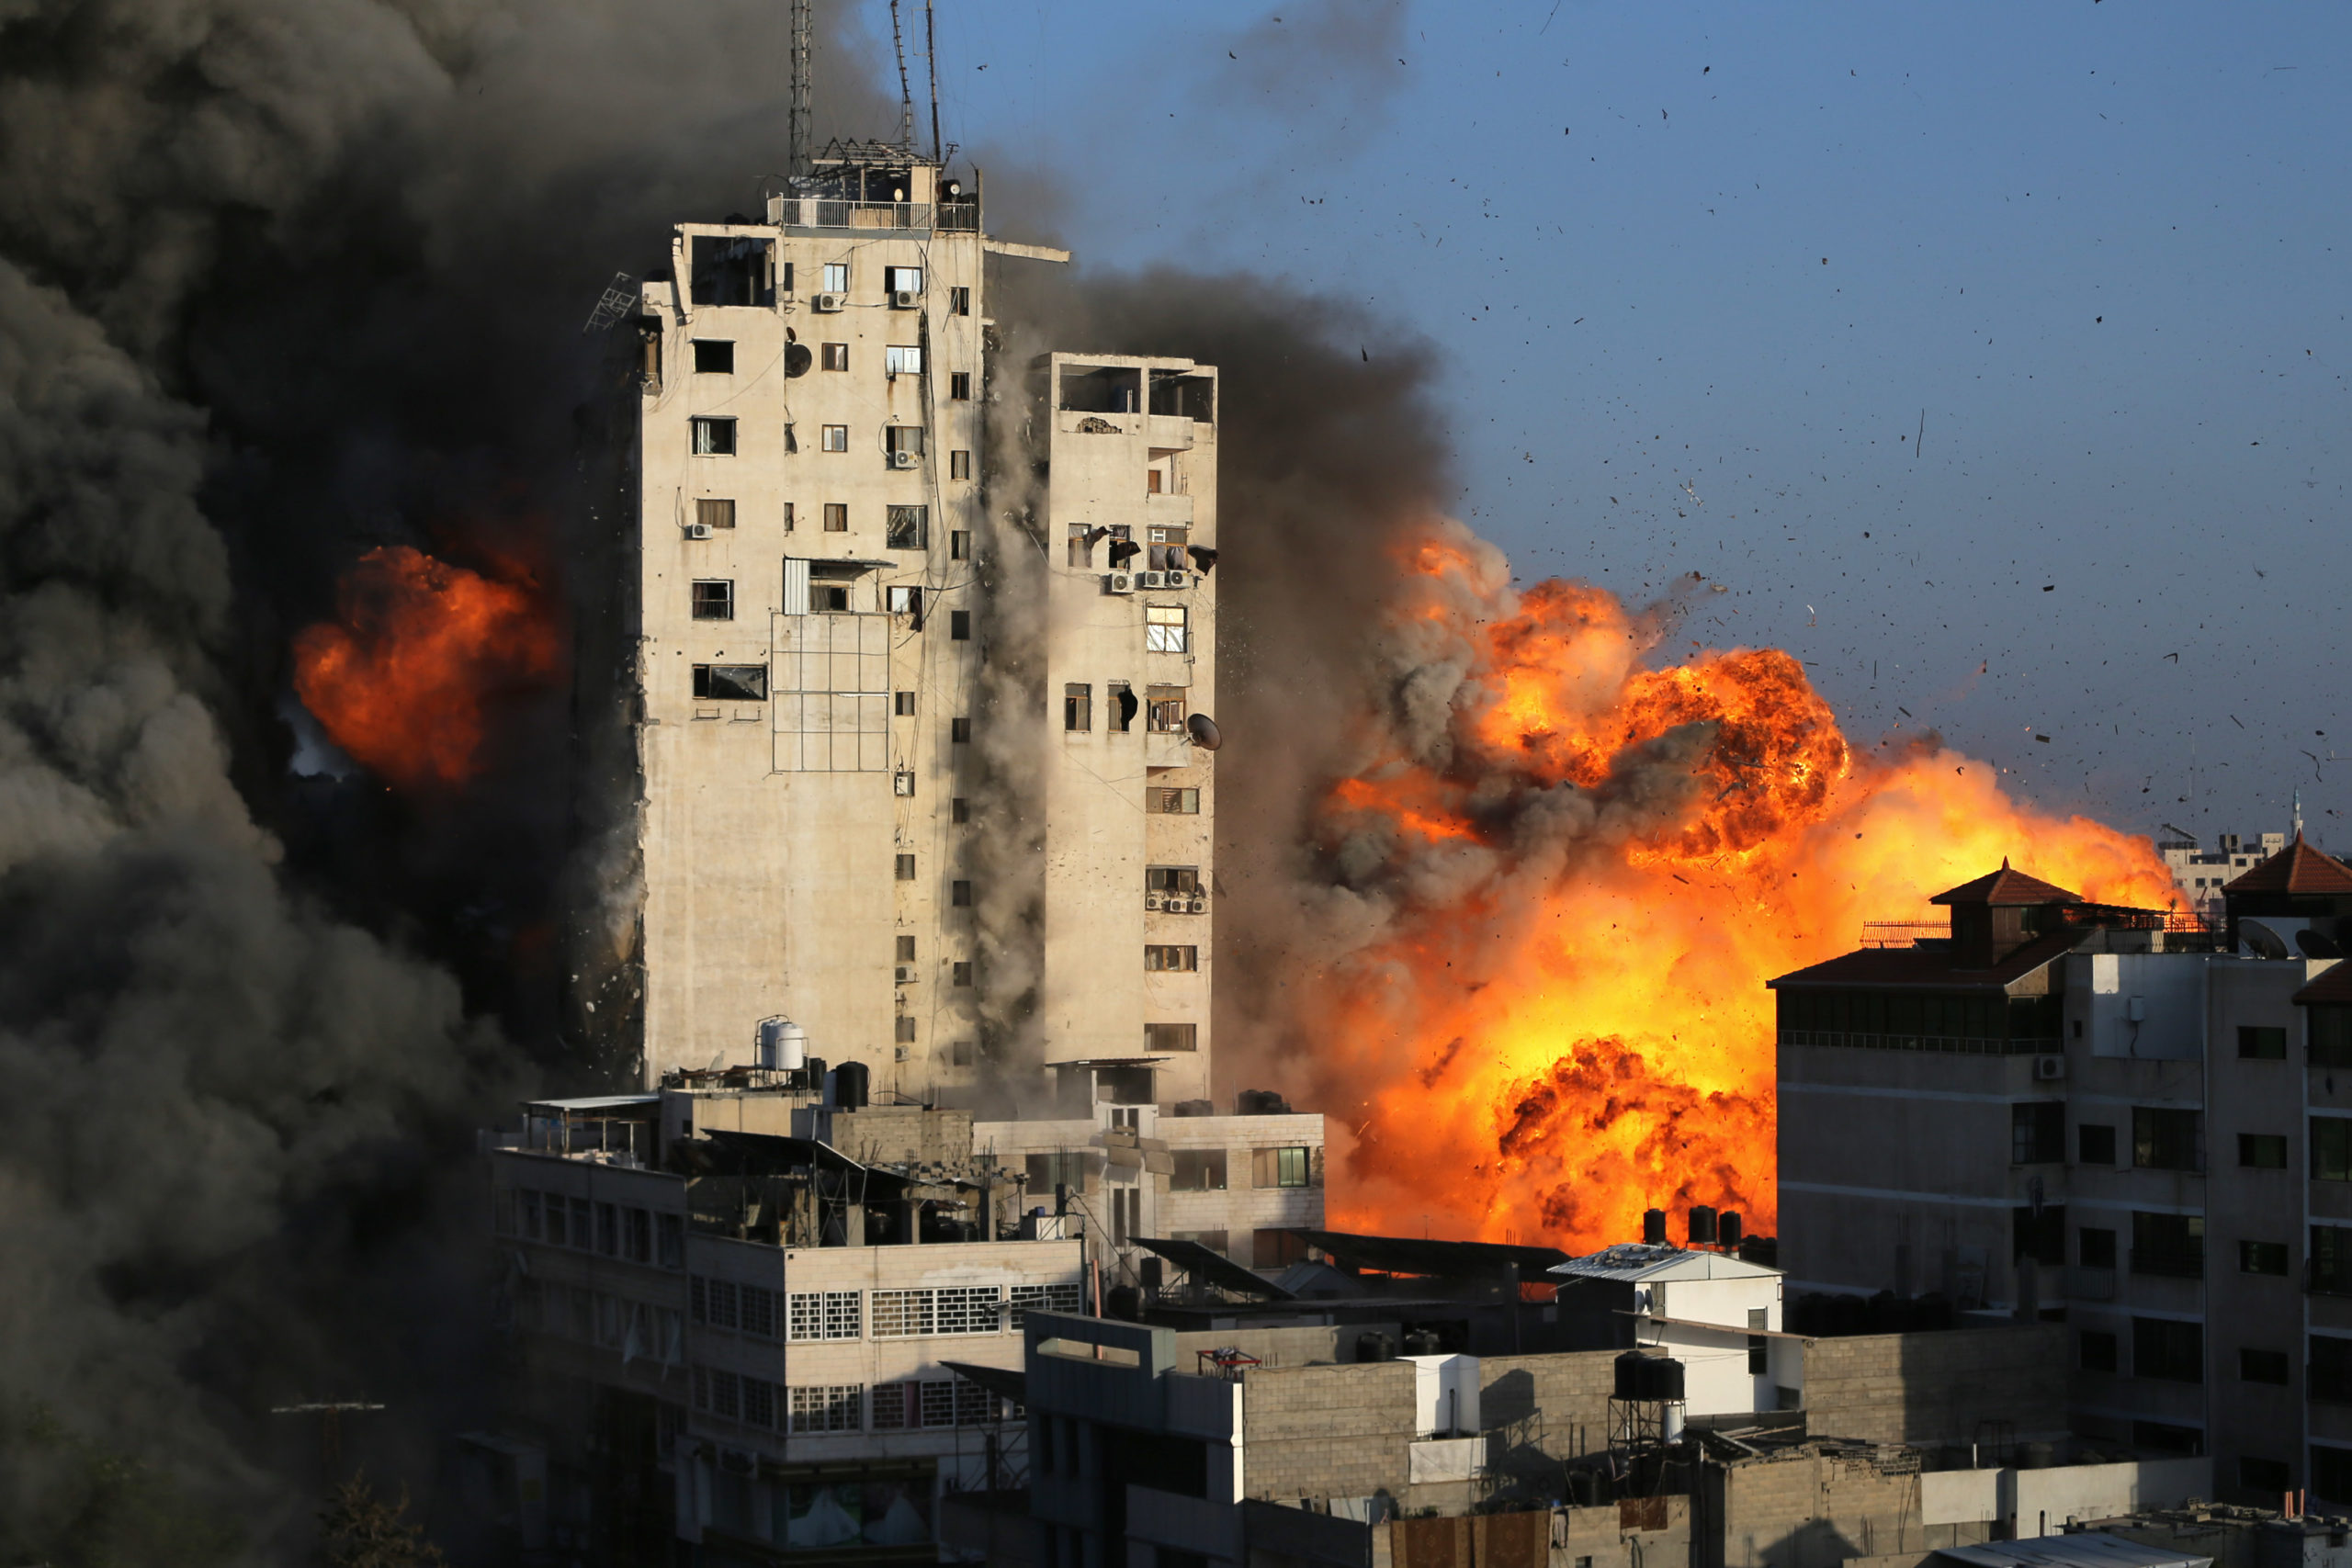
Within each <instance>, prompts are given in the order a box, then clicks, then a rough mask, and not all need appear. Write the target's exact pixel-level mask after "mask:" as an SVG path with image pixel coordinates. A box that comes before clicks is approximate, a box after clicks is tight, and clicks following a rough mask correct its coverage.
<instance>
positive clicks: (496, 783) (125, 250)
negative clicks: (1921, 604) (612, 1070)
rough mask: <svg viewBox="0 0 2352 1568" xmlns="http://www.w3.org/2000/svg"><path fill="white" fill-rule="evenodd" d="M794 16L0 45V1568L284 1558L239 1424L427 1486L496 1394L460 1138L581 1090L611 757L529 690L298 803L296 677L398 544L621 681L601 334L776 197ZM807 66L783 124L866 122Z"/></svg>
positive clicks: (617, 792)
mask: <svg viewBox="0 0 2352 1568" xmlns="http://www.w3.org/2000/svg"><path fill="white" fill-rule="evenodd" d="M785 17H786V8H785V7H782V6H775V5H772V4H768V3H766V0H697V4H695V5H694V6H658V5H653V4H650V3H645V0H560V3H558V0H433V3H430V4H428V3H425V0H407V3H402V0H188V3H186V4H175V5H164V4H152V3H151V4H137V3H130V0H114V3H105V0H91V3H72V0H29V3H28V4H22V5H17V6H8V7H6V8H5V9H0V1085H5V1096H0V1101H4V1102H5V1106H6V1109H5V1110H0V1255H5V1256H6V1258H7V1259H8V1266H7V1269H6V1276H5V1280H0V1560H5V1561H8V1562H32V1561H43V1560H46V1561H55V1562H96V1561H108V1562H112V1561H174V1562H204V1561H232V1560H260V1559H271V1560H275V1559H280V1558H284V1557H287V1556H289V1555H291V1554H293V1553H295V1552H296V1551H299V1550H300V1542H301V1540H302V1539H303V1537H304V1534H305V1531H306V1530H307V1529H308V1528H309V1519H310V1516H311V1513H312V1510H313V1509H314V1507H315V1505H316V1501H317V1495H318V1492H317V1489H318V1483H319V1476H318V1475H317V1473H316V1472H315V1470H313V1469H311V1468H310V1466H311V1464H313V1463H314V1462H315V1453H316V1446H315V1445H316V1442H317V1429H316V1427H314V1426H311V1425H307V1424H305V1423H304V1421H303V1418H300V1417H290V1416H272V1415H271V1414H270V1413H269V1412H270V1408H271V1406H273V1405H277V1404H291V1403H296V1402H300V1401H303V1400H318V1399H347V1398H353V1397H357V1396H362V1395H365V1396H368V1397H372V1398H378V1399H382V1400H384V1401H385V1402H386V1403H388V1404H390V1405H391V1406H392V1408H391V1409H390V1410H389V1411H388V1412H387V1413H386V1414H385V1415H384V1416H382V1417H381V1418H356V1420H355V1421H354V1423H353V1424H352V1426H353V1428H354V1429H355V1430H356V1429H357V1428H359V1427H362V1426H364V1425H365V1424H366V1423H367V1422H368V1421H371V1420H372V1421H373V1422H374V1425H373V1427H371V1428H369V1429H371V1430H373V1431H375V1432H377V1433H378V1434H379V1438H378V1439H377V1440H378V1442H379V1452H383V1453H389V1454H390V1455H392V1456H393V1457H394V1459H395V1460H396V1461H398V1462H400V1463H401V1464H402V1465H403V1466H405V1468H406V1470H407V1472H409V1473H413V1474H416V1475H419V1476H420V1477H423V1476H426V1475H428V1474H429V1458H428V1455H427V1453H426V1451H425V1444H424V1434H427V1433H429V1432H431V1431H433V1430H435V1429H436V1427H437V1428H438V1429H443V1430H446V1429H448V1426H449V1424H450V1423H451V1422H453V1421H456V1420H458V1419H462V1418H463V1417H464V1416H465V1414H466V1411H467V1406H466V1405H465V1404H464V1400H465V1398H466V1397H467V1396H466V1395H465V1393H463V1392H462V1391H466V1390H469V1389H473V1388H479V1387H481V1386H484V1385H485V1382H486V1380H485V1378H484V1375H483V1374H484V1365H485V1363H484V1359H483V1346H482V1343H481V1336H480V1334H478V1333H477V1331H476V1329H475V1328H474V1326H473V1325H475V1324H476V1323H477V1322H478V1321H480V1320H481V1318H482V1317H483V1316H484V1315H485V1307H486V1303H487V1297H488V1292H487V1279H488V1277H487V1275H486V1274H485V1273H484V1272H483V1270H482V1267H481V1263H480V1261H479V1254H478V1252H476V1251H473V1250H469V1248H468V1247H466V1246H465V1245H463V1242H462V1239H461V1238H464V1237H467V1236H475V1235H480V1234H481V1216H480V1215H479V1214H476V1213H472V1212H470V1209H469V1200H468V1198H467V1197H466V1194H468V1193H469V1192H470V1191H472V1190H473V1189H474V1188H475V1186H477V1185H478V1180H477V1174H478V1173H477V1172H476V1171H475V1170H474V1169H473V1168H472V1166H471V1162H470V1160H469V1158H468V1157H467V1156H469V1153H470V1150H471V1137H470V1130H471V1129H472V1128H473V1127H475V1126H477V1125H479V1124H481V1122H484V1121H485V1120H487V1119H488V1118H489V1117H491V1116H492V1115H495V1114H498V1113H499V1112H500V1111H503V1108H504V1107H505V1105H506V1104H508V1103H509V1102H511V1100H512V1098H513V1097H514V1095H515V1093H517V1092H518V1091H520V1090H521V1089H523V1088H525V1087H526V1085H527V1084H529V1083H530V1082H531V1081H532V1080H533V1079H534V1077H538V1076H541V1075H545V1074H548V1073H552V1074H553V1075H554V1076H555V1077H557V1078H558V1079H563V1078H566V1077H570V1078H574V1079H576V1078H578V1077H582V1076H583V1075H584V1074H585V1073H586V1072H587V1071H589V1070H590V1069H591V1068H593V1067H594V1066H596V1065H597V1064H594V1063H593V1062H587V1061H583V1060H582V1055H583V1054H584V1053H583V1052H582V1050H581V1049H580V1047H579V1043H578V1042H577V1041H576V1040H574V1041H572V1042H571V1043H567V1042H566V1039H565V1038H564V1034H563V1026H564V1022H565V1020H564V1017H563V1014H562V1013H561V1011H560V1007H559V1004H558V1001H557V999H556V998H558V996H559V994H560V982H561V980H562V978H563V977H564V976H563V975H562V974H561V973H560V969H561V965H562V963H563V961H564V960H566V959H571V958H576V957H578V956H579V955H580V953H582V952H583V951H584V950H590V949H594V948H595V947H596V946H597V944H598V942H602V943H603V944H604V945H605V948H606V949H607V950H609V949H610V947H611V945H612V943H613V942H614V941H616V940H617V941H619V942H622V943H623V944H625V943H626V941H627V933H626V932H625V931H624V932H623V933H621V935H620V936H619V937H618V938H617V939H616V938H615V937H614V935H613V933H612V932H611V931H597V930H594V928H595V926H596V924H597V922H596V920H595V919H594V918H588V919H581V920H574V921H572V922H571V924H570V926H569V927H567V923H566V919H565V911H566V910H567V909H569V908H593V906H594V895H595V894H596V893H597V891H598V886H597V885H598V884H599V882H601V881H604V880H606V879H619V878H625V877H626V875H627V873H628V867H627V866H626V864H624V863H616V860H615V857H614V855H613V854H612V852H611V851H610V848H609V846H610V845H611V844H612V843H613V842H614V841H615V840H616V838H617V837H618V833H617V825H618V824H619V823H621V822H622V821H623V820H625V818H626V816H627V813H628V810H629V809H630V807H631V802H630V801H629V799H628V798H627V794H628V778H627V776H626V775H627V770H626V767H625V765H624V761H625V752H626V748H625V744H623V742H624V741H625V737H626V731H625V729H623V728H621V727H620V721H619V718H618V716H616V715H615V714H614V713H612V712H610V711H608V709H607V708H606V707H605V705H600V704H598V703H596V702H594V701H593V700H592V701H590V702H587V703H584V704H583V703H577V702H575V700H574V698H573V697H572V695H571V692H570V691H568V690H566V689H564V688H563V687H562V686H560V685H558V686H556V687H554V688H551V689H548V690H544V691H541V692H539V693H537V694H526V696H525V697H523V698H521V699H518V700H515V701H513V702H510V703H507V704H506V705H503V706H502V707H500V708H499V709H498V710H497V711H496V712H495V714H494V715H493V720H494V722H493V726H492V734H493V743H492V745H491V746H490V747H489V748H488V750H487V752H486V754H485V756H484V758H483V761H484V764H485V766H484V773H483V776H482V777H481V778H480V779H479V780H477V781H476V782H475V783H474V784H472V785H470V786H469V787H468V788H466V789H465V790H463V791H462V792H459V793H457V794H455V795H448V796H446V797H444V798H438V799H404V798H401V797H398V796H394V795H390V794H388V793H387V792H386V791H385V790H384V789H383V788H382V787H381V786H380V785H379V784H376V783H374V782H373V781H371V780H369V779H368V778H367V777H366V776H365V775H364V774H361V775H355V776H347V777H345V778H343V779H341V780H340V781H338V780H335V779H332V778H320V779H311V780H300V779H296V778H292V777H290V776H289V774H288V767H287V763H288V757H289V753H290V752H291V750H292V749H293V745H294V739H293V737H292V735H291V734H290V733H289V731H288V728H287V727H286V724H285V721H284V719H283V716H282V714H283V710H284V708H285V705H286V704H287V702H288V666H287V649H288V643H289V640H290V639H291V637H293V635H294V634H295V633H296V632H297V631H298V630H299V629H300V628H301V627H302V626H306V625H309V624H311V623H312V622H314V621H317V620H320V619H322V618H324V617H327V616H330V615H333V614H334V585H335V582H336V581H337V579H338V577H339V576H340V575H341V574H342V573H344V572H345V570H347V569H348V568H349V566H350V565H351V563H352V562H353V561H354V560H355V559H356V558H357V557H359V556H360V555H361V554H363V553H365V552H366V551H367V550H368V549H370V548H372V547H378V546H383V545H394V544H401V545H411V546H414V547H418V548H422V549H424V550H426V551H428V552H431V553H433V554H435V555H436V556H438V557H440V558H444V559H447V560H449V561H452V562H453V563H455V564H458V565H463V566H468V567H473V568H484V567H489V566H498V567H500V568H502V570H510V571H512V570H521V571H524V572H526V573H528V574H529V575H531V576H532V577H533V578H534V580H535V581H537V582H538V583H539V584H541V585H542V587H543V588H544V590H545V591H546V592H548V593H549V594H551V595H554V596H556V597H557V598H558V600H559V602H560V604H562V605H563V606H564V607H565V608H566V609H568V611H569V613H570V615H571V618H573V619H575V620H577V621H578V622H580V623H581V624H582V626H583V627H585V628H586V629H587V630H589V631H590V632H592V633H594V632H595V631H596V630H597V629H598V628H600V627H602V628H605V632H606V635H605V636H603V637H602V638H601V640H600V639H599V637H596V636H593V635H592V636H589V637H583V639H582V644H581V647H582V649H583V653H582V668H581V669H580V671H578V686H577V689H578V690H579V691H581V692H582V693H585V694H592V695H593V694H600V693H605V692H609V691H610V690H611V689H612V688H613V685H614V683H615V670H614V661H616V660H619V659H621V658H623V657H624V656H625V650H623V649H619V648H617V647H616V644H615V642H614V640H613V638H612V637H610V635H609V627H610V624H611V623H610V611H611V608H612V604H611V600H610V597H609V595H610V592H611V588H610V584H611V582H612V581H616V578H615V577H614V574H613V573H612V572H611V570H609V568H610V565H611V563H612V560H613V554H612V552H613V551H614V550H615V549H616V547H617V544H618V541H619V539H620V537H621V534H620V532H619V530H620V527H621V525H622V521H623V519H622V518H621V517H620V516H619V515H618V513H617V509H616V506H615V505H614V504H613V498H614V496H615V494H616V490H617V486H618V483H619V480H620V479H621V478H622V476H621V474H620V473H619V471H618V468H617V465H618V464H619V463H620V461H621V460H622V457H623V455H625V453H626V447H627V443H626V434H627V427H626V425H625V424H616V423H614V421H613V417H612V415H611V413H610V412H608V411H609V410H611V409H613V408H615V407H625V406H626V405H625V404H616V403H615V401H614V400H612V399H611V398H610V396H609V393H610V391H611V388H612V382H611V379H610V378H611V377H612V376H613V374H614V366H613V364H612V351H613V348H614V344H612V342H611V341H610V340H608V339H606V338H605V337H603V336H601V335H599V334H594V333H582V321H584V320H585V318H586V317H587V316H588V314H589V311H590V310H591V309H592V307H594V304H595V302H596V300H597V298H598V295H599V293H600V292H601V290H602V289H603V288H604V286H605V283H606V281H607V280H608V278H609V277H610V276H611V274H613V273H614V272H615V271H616V270H619V271H628V272H631V273H642V272H644V271H646V270H648V269H649V268H650V267H651V266H652V265H656V264H657V263H659V262H660V261H662V258H664V257H665V256H666V252H667V243H668V233H669V229H670V226H671V224H673V222H675V221H677V220H680V219H681V218H684V217H690V216H708V217H716V216H719V215H723V214H725V213H727V212H729V211H738V210H740V211H754V210H756V209H757V206H756V204H757V201H758V197H759V191H760V181H761V178H762V176H763V174H765V173H767V172H769V171H772V170H775V169H776V168H778V167H779V166H780V165H781V164H782V162H783V158H784V149H783V128H784V125H785V114H784V103H783V95H784V90H785V88H784V84H785V80H786V69H785V62H786V42H785V37H784V30H785V25H786V24H785ZM869 76H870V73H868V72H866V71H865V70H864V69H862V68H861V65H860V62H859V60H858V58H857V48H856V45H855V44H854V41H853V40H851V39H847V38H845V37H840V36H826V37H823V38H820V81H821V83H822V87H821V89H820V102H819V110H820V127H819V130H820V135H821V134H824V133H827V132H829V131H831V130H834V129H836V128H838V129H840V130H844V131H847V132H851V133H856V134H872V133H875V132H876V131H886V130H888V129H889V127H890V124H891V122H892V119H893V118H894V116H893V115H892V114H890V113H889V112H888V110H886V109H885V108H883V107H881V106H880V105H878V104H877V103H876V102H875V101H874V100H873V99H872V98H871V96H869V95H868V93H867V91H866V89H865V87H864V86H863V85H862V84H863V83H864V82H865V80H867V79H868V78H869ZM517 563H519V565H518V564H517ZM559 613H561V612H559ZM618 972H619V971H618V970H617V969H616V973H618ZM623 999H625V998H623Z"/></svg>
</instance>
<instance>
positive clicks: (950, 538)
mask: <svg viewBox="0 0 2352 1568" xmlns="http://www.w3.org/2000/svg"><path fill="white" fill-rule="evenodd" d="M947 558H948V559H949V560H970V559H971V558H972V536H971V535H970V534H969V533H968V532H967V531H966V530H964V529H962V528H955V529H950V530H949V531H948V535H947Z"/></svg>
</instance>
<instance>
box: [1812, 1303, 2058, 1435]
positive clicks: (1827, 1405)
mask: <svg viewBox="0 0 2352 1568" xmlns="http://www.w3.org/2000/svg"><path fill="white" fill-rule="evenodd" d="M2066 1366H2067V1336H2066V1330H2065V1328H2064V1325H2060V1324H2054V1323H2037V1324H2021V1325H2017V1326H2015V1327H1999V1328H1956V1329H1949V1330H1945V1331H1941V1332H1938V1333H1925V1334H1865V1335H1855V1336H1852V1337H1845V1338H1837V1339H1813V1340H1808V1341H1806V1342H1805V1347H1804V1404H1805V1427H1806V1430H1808V1431H1809V1432H1811V1433H1812V1434H1813V1435H1814V1436H1815V1437H1825V1438H1852V1439H1854V1440H1856V1441H1859V1442H1869V1443H1917V1444H1923V1445H1935V1444H1939V1443H1957V1444H1965V1443H1968V1442H1971V1441H1973V1440H1974V1439H1975V1438H1976V1436H1977V1424H1978V1423H1979V1422H1982V1421H2002V1422H2007V1423H2008V1425H2009V1429H2010V1431H2011V1432H2012V1433H2014V1435H2015V1437H2016V1438H2018V1440H2019V1441H2025V1440H2029V1439H2047V1438H2053V1437H2061V1436H2064V1433H2065V1431H2066V1407H2065V1397H2066Z"/></svg>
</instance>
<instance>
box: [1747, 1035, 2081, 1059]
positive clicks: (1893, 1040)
mask: <svg viewBox="0 0 2352 1568" xmlns="http://www.w3.org/2000/svg"><path fill="white" fill-rule="evenodd" d="M1780 1043H1781V1044H1783V1045H1838V1046H1844V1047H1847V1048H1849V1049H1851V1050H1857V1051H1940V1052H1944V1053H1947V1054H1949V1055H1958V1056H2040V1055H2054V1054H2056V1053H2058V1052H2060V1051H2063V1050H2064V1049H2065V1045H2064V1042H2062V1041H2060V1040H2059V1039H2058V1037H2057V1036H2055V1035H2051V1036H2049V1037H2047V1038H2044V1037H2042V1036H2039V1035H2031V1036H2021V1037H2018V1038H2016V1039H1997V1038H1988V1037H1986V1036H1983V1035H1973V1034H1874V1033H1862V1032H1856V1031H1853V1030H1844V1029H1783V1030H1781V1032H1780Z"/></svg>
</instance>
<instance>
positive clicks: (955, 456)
mask: <svg viewBox="0 0 2352 1568" xmlns="http://www.w3.org/2000/svg"><path fill="white" fill-rule="evenodd" d="M947 477H948V478H949V479H970V478H971V477H972V455H971V454H970V453H969V452H950V453H948V454H947Z"/></svg>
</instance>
